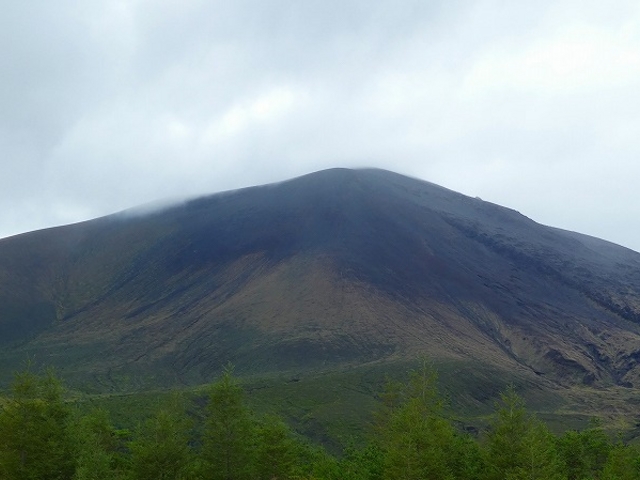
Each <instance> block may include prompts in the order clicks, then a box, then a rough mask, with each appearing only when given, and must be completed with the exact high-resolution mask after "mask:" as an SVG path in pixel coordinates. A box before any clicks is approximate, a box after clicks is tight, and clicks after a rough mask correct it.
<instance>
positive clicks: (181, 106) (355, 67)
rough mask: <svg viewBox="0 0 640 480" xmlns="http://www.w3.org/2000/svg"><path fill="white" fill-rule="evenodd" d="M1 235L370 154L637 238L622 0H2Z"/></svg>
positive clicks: (638, 243)
mask: <svg viewBox="0 0 640 480" xmlns="http://www.w3.org/2000/svg"><path fill="white" fill-rule="evenodd" d="M4 3H5V5H3V12H4V13H3V16H2V19H0V47H1V48H2V52H3V58H4V59H6V61H4V62H3V63H2V66H0V155H2V157H0V158H1V159H2V160H1V161H2V173H3V174H2V176H1V177H0V187H1V191H0V208H2V211H3V212H4V213H3V215H2V216H1V217H0V236H1V235H10V234H15V233H19V232H22V231H27V230H32V229H36V228H43V227H46V226H50V225H54V224H60V223H67V222H73V221H78V220H82V219H86V218H92V217H95V216H99V215H104V214H108V213H111V212H115V211H119V210H123V209H127V208H130V207H133V206H136V205H139V204H146V203H148V202H153V201H157V200H161V199H163V198H183V197H185V196H191V195H197V194H202V193H211V192H214V191H220V190H227V189H233V188H238V187H242V186H247V185H252V184H259V183H267V182H272V181H279V180H283V179H286V178H289V177H291V176H295V175H299V174H304V173H308V172H310V171H313V170H318V169H322V168H327V167H332V166H377V167H381V168H387V169H390V170H395V171H398V172H400V173H406V174H409V175H413V176H417V177H420V178H424V179H426V180H429V181H432V182H435V183H439V184H442V185H443V186H446V187H448V188H451V189H454V190H458V191H461V192H463V193H466V194H469V195H473V196H476V195H478V196H481V197H482V198H484V199H486V200H491V201H494V202H496V203H500V204H503V205H507V206H510V207H513V208H516V209H518V210H520V211H522V213H524V214H526V215H528V216H530V217H532V218H534V219H535V220H538V221H540V222H543V223H547V224H552V225H554V226H559V227H563V228H569V229H573V230H577V231H581V232H584V233H589V234H593V235H596V236H600V237H603V238H606V239H609V240H613V241H616V242H618V243H622V244H624V245H626V246H629V247H632V248H634V249H636V250H640V226H638V225H637V224H636V222H634V218H638V213H640V212H638V211H637V210H638V208H639V207H636V204H637V202H636V201H635V197H636V193H635V188H634V185H633V179H634V178H638V174H640V165H638V163H637V158H638V153H640V152H639V150H640V147H638V146H637V140H636V137H637V135H638V131H640V113H639V112H640V108H638V107H640V88H638V87H640V8H639V7H638V5H637V4H636V2H631V1H629V2H627V1H622V0H621V1H617V2H614V3H613V4H611V3H607V4H602V2H595V1H587V2H584V1H583V2H576V1H572V0H562V1H560V2H558V1H554V2H551V1H546V2H529V3H527V4H526V5H523V4H521V3H520V4H518V3H516V2H511V3H509V4H506V3H505V2H498V1H489V0H484V1H475V2H462V1H458V2H456V1H454V2H444V1H430V2H425V1H411V0H405V1H401V2H398V1H394V2H391V1H387V0H377V1H374V2H363V1H355V0H354V1H347V2H344V1H342V2H337V1H326V0H325V1H322V2H321V1H315V0H313V1H308V2H291V1H284V0H280V1H274V2H257V1H255V0H241V1H233V2H232V1H207V2H205V1H202V0H187V1H184V0H183V1H181V2H177V1H173V0H162V1H157V2H144V1H141V0H130V1H126V0H123V1H119V2H110V1H109V2H107V1H97V2H88V3H87V2H79V1H72V0H66V1H62V2H55V5H54V4H51V3H50V2H49V3H47V2H27V3H25V2H22V3H21V2H13V3H10V2H4Z"/></svg>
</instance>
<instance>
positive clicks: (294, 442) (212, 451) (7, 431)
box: [0, 363, 640, 480]
mask: <svg viewBox="0 0 640 480" xmlns="http://www.w3.org/2000/svg"><path fill="white" fill-rule="evenodd" d="M63 393H64V392H63V389H62V387H61V384H60V382H59V381H58V380H57V379H56V377H55V376H54V375H53V374H52V373H47V374H45V375H36V374H34V373H32V372H30V371H24V372H20V373H18V374H17V375H16V378H15V381H14V383H13V385H12V389H11V395H10V397H9V398H8V399H7V400H6V402H5V404H4V405H3V406H2V408H1V410H0V479H3V480H67V479H73V480H89V479H91V480H101V479H122V480H125V479H126V480H138V479H139V480H164V479H171V480H173V479H184V480H187V479H189V480H191V479H193V480H196V479H202V480H205V479H207V480H209V479H211V480H275V479H280V480H285V479H298V480H414V479H415V480H419V479H428V480H440V479H442V480H463V479H464V480H466V479H477V480H505V479H507V480H521V479H522V480H525V479H526V480H534V479H544V480H599V479H602V480H632V479H640V452H639V450H638V449H637V448H636V447H634V446H630V445H625V444H624V443H623V442H621V441H620V440H612V439H611V438H610V437H609V436H608V435H607V434H606V433H605V431H604V430H603V429H602V428H600V427H598V426H596V425H594V426H592V427H590V428H588V429H586V430H582V431H567V432H565V433H564V434H562V435H554V434H552V433H551V432H550V431H549V429H548V428H547V426H546V425H545V424H544V423H543V422H541V421H540V420H538V419H537V418H536V417H535V416H533V415H531V414H529V413H528V412H527V410H526V408H525V405H524V402H523V400H522V398H521V397H519V396H518V395H517V393H516V391H515V389H514V388H513V387H509V388H507V389H506V390H505V392H504V393H503V394H502V396H501V401H500V402H499V404H498V405H497V406H496V411H495V412H494V415H493V419H492V421H491V424H490V425H489V427H488V428H487V430H486V432H483V434H482V435H480V436H479V437H478V438H476V437H473V436H471V435H469V434H466V433H464V432H460V431H458V430H457V429H456V428H455V426H454V424H453V422H452V421H451V420H450V419H448V418H447V416H446V415H445V413H444V409H443V402H442V399H441V397H440V396H439V394H438V391H437V387H436V375H435V373H434V370H433V369H432V368H430V367H429V366H428V364H426V363H425V364H424V365H423V366H422V367H421V368H420V369H418V370H416V371H414V372H412V373H411V375H410V379H409V381H408V382H407V383H405V384H400V383H392V382H390V383H389V384H388V387H387V388H386V390H385V391H384V392H383V393H381V395H380V408H379V409H378V411H376V412H375V413H374V414H373V419H372V429H371V434H370V436H369V438H368V440H367V441H366V442H365V443H364V444H363V445H361V446H358V447H355V446H354V447H349V448H346V449H345V450H344V451H343V452H342V454H341V455H339V456H334V455H331V454H329V453H328V452H326V451H325V450H324V449H323V448H321V447H319V446H314V445H312V444H310V443H309V442H308V441H306V440H305V439H303V438H301V437H299V436H297V435H296V434H295V433H294V432H292V431H291V430H290V428H289V427H288V426H287V425H286V423H285V422H284V421H283V420H282V419H281V418H278V417H277V416H274V415H265V416H258V415H256V414H255V412H253V411H252V410H251V409H250V408H249V407H248V406H247V404H246V403H245V400H244V392H243V389H242V388H241V386H240V385H239V383H238V381H237V380H236V379H235V378H234V376H233V374H232V370H231V369H230V368H229V369H226V370H225V372H224V373H223V375H222V376H221V378H220V379H219V380H218V381H217V382H215V383H214V384H213V385H211V386H210V388H209V390H208V395H207V404H206V407H205V412H204V415H203V416H202V417H201V418H199V419H198V420H196V419H194V415H193V414H190V413H189V411H190V409H189V405H188V402H187V400H186V399H185V398H184V397H182V396H180V395H175V396H173V397H172V398H171V400H170V401H169V402H167V404H166V405H164V406H162V407H161V408H159V409H158V410H157V411H156V412H155V413H154V414H153V415H152V416H151V417H150V418H148V419H146V420H145V421H143V422H141V423H140V425H139V426H138V427H137V428H136V429H135V430H134V431H128V430H118V429H117V428H115V427H114V425H113V424H112V423H111V421H110V419H109V415H108V414H107V413H106V411H104V410H100V409H97V410H95V411H93V412H91V413H89V414H79V413H78V412H77V411H75V410H74V408H73V407H72V405H71V404H69V402H65V400H64V395H63Z"/></svg>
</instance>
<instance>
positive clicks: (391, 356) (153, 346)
mask: <svg viewBox="0 0 640 480" xmlns="http://www.w3.org/2000/svg"><path fill="white" fill-rule="evenodd" d="M0 282H1V287H2V289H1V290H0V291H2V297H1V298H0V306H1V308H2V309H3V310H0V333H2V332H3V335H2V337H0V342H4V346H3V350H2V355H3V359H2V360H3V364H4V365H5V367H6V368H9V367H12V366H14V365H15V364H16V362H18V361H19V360H21V359H23V358H24V356H25V355H27V354H32V355H36V357H37V359H40V360H42V361H45V362H51V363H54V364H58V365H60V366H62V367H63V368H65V369H66V371H67V372H68V373H69V375H72V376H73V375H76V376H78V377H79V378H89V377H90V376H92V375H95V376H97V377H99V378H105V376H109V375H111V376H113V375H116V374H117V375H120V376H134V377H136V378H142V379H143V380H141V381H144V382H146V383H148V384H153V383H154V382H159V383H166V382H173V381H188V382H198V381H202V380H206V379H208V378H210V377H211V376H213V375H214V374H215V373H216V372H217V371H218V370H219V368H220V366H221V365H223V364H224V363H226V362H227V361H233V362H234V363H236V364H237V365H238V366H239V368H241V369H242V370H243V371H246V372H268V371H282V370H285V369H289V370H291V369H293V370H305V369H316V370H317V369H322V368H336V367H338V366H346V365H354V364H362V363H365V362H380V361H392V360H397V359H401V358H410V357H415V356H416V355H418V354H421V353H427V354H429V355H431V356H432V357H435V358H450V359H463V360H467V361H471V362H480V363H484V364H490V365H494V366H498V367H500V368H502V369H507V370H520V371H522V372H525V373H527V374H529V375H531V376H535V377H537V378H541V379H542V378H549V379H551V380H553V381H556V382H557V381H560V382H565V383H566V382H569V383H571V382H578V383H581V382H585V383H598V384H615V383H618V384H623V385H636V384H637V383H638V380H639V378H638V375H639V373H638V372H639V367H638V364H637V360H638V359H639V358H640V329H639V328H638V319H639V316H638V313H639V308H638V305H639V302H638V299H639V298H640V255H638V254H637V253H635V252H631V251H629V250H627V249H623V248H621V247H617V246H614V245H611V244H608V243H606V242H603V241H600V240H597V239H592V238H589V237H585V236H582V235H578V234H573V233H569V232H563V231H560V230H556V229H551V228H548V227H544V226H541V225H539V224H536V223H535V222H533V221H531V220H530V219H528V218H526V217H524V216H522V215H520V214H519V213H517V212H515V211H513V210H509V209H505V208H503V207H499V206H496V205H492V204H489V203H487V202H482V201H481V200H478V199H471V198H468V197H465V196H463V195H460V194H457V193H455V192H451V191H449V190H446V189H443V188H441V187H438V186H436V185H433V184H429V183H427V182H422V181H418V180H414V179H410V178H406V177H402V176H399V175H396V174H392V173H390V172H384V171H378V170H360V171H351V170H330V171H324V172H318V173H316V174H312V175H308V176H305V177H301V178H298V179H294V180H292V181H289V182H285V183H282V184H278V185H274V186H267V187H258V188H252V189H246V190H241V191H237V192H231V193H227V194H223V195H215V196H212V197H207V198H203V199H198V200H196V201H193V202H189V203H187V204H185V205H181V206H177V207H175V208H171V209H167V210H166V211H163V212H157V213H155V214H150V215H141V216H135V215H119V216H113V217H107V218H105V219H100V220H97V221H93V222H87V223H85V224H80V225H73V226H69V227H63V228H58V229H53V230H48V231H42V232H35V233H33V234H28V235H23V236H19V237H14V238H11V239H7V240H4V241H0ZM34 306H38V309H39V310H38V309H35V310H34V309H33V308H34Z"/></svg>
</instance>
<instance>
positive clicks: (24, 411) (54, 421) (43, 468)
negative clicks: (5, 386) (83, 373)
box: [0, 369, 74, 480]
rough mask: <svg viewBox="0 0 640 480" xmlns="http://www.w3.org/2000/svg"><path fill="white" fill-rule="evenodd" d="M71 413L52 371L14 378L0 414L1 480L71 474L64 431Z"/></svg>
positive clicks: (46, 479) (57, 479)
mask: <svg viewBox="0 0 640 480" xmlns="http://www.w3.org/2000/svg"><path fill="white" fill-rule="evenodd" d="M69 415H70V409H69V408H68V406H67V405H65V403H64V402H63V399H62V387H61V385H60V382H59V381H58V380H57V379H56V378H55V376H54V375H53V373H52V372H51V371H48V372H47V373H46V374H45V375H44V376H38V375H35V374H34V373H32V372H31V371H30V370H28V369H27V370H26V371H23V372H21V373H18V374H16V377H15V381H14V383H13V386H12V396H11V398H10V399H9V401H8V403H7V404H6V405H5V406H4V408H3V409H2V411H1V412H0V478H2V479H3V480H35V479H38V480H62V479H68V478H71V476H72V475H73V471H74V463H73V454H72V444H71V440H70V436H69V432H68V429H67V425H68V419H69Z"/></svg>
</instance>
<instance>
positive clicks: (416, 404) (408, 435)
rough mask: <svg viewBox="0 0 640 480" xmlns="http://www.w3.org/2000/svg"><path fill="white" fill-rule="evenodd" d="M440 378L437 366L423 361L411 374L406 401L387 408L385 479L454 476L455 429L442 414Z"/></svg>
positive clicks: (381, 433)
mask: <svg viewBox="0 0 640 480" xmlns="http://www.w3.org/2000/svg"><path fill="white" fill-rule="evenodd" d="M436 379H437V376H436V373H435V371H434V370H433V368H431V366H430V365H429V364H428V362H426V361H423V364H422V367H421V369H420V370H419V371H416V372H412V374H411V378H410V381H409V385H408V388H407V392H406V397H405V399H404V401H403V402H402V404H401V405H400V406H395V407H393V408H391V409H388V408H387V409H386V411H388V412H389V417H388V418H387V420H386V424H385V422H383V423H382V428H381V430H380V431H379V438H380V444H381V448H382V450H383V452H384V468H383V478H385V479H389V480H391V479H393V480H413V479H415V480H418V479H424V478H429V479H430V478H433V479H447V478H454V471H453V466H452V459H453V457H454V455H453V449H454V446H455V431H454V429H453V426H452V425H451V424H450V422H448V421H447V420H446V419H444V418H443V416H442V402H441V400H440V397H439V394H438V390H437V387H436Z"/></svg>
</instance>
